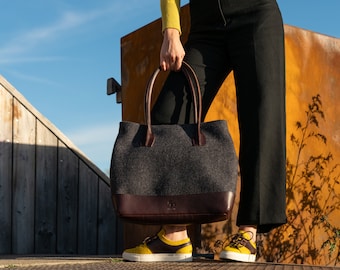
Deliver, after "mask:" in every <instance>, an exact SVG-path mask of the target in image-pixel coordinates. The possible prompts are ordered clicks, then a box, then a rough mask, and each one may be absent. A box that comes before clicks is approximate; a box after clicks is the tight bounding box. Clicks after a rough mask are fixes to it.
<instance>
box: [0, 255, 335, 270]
mask: <svg viewBox="0 0 340 270" xmlns="http://www.w3.org/2000/svg"><path fill="white" fill-rule="evenodd" d="M1 268H4V269H6V268H7V269H8V268H10V269H25V270H30V269H89V270H91V269H102V270H105V269H126V270H129V269H131V270H132V269H133V270H135V269H136V270H137V269H141V270H142V269H157V270H158V269H169V270H177V269H178V270H185V269H209V270H222V269H228V270H323V269H325V270H326V269H327V270H330V269H340V267H331V266H312V265H298V264H275V263H237V262H226V261H218V260H209V259H203V258H195V259H194V261H193V262H183V263H178V262H163V263H135V262H125V261H123V260H122V259H121V258H120V257H16V258H14V257H7V258H0V269H1Z"/></svg>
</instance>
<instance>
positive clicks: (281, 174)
mask: <svg viewBox="0 0 340 270" xmlns="http://www.w3.org/2000/svg"><path fill="white" fill-rule="evenodd" d="M237 1H239V0H236V1H235V0H221V1H220V2H219V1H218V0H217V1H213V0H209V1H208V0H192V1H191V3H190V10H191V31H190V35H189V39H188V42H187V43H186V45H185V50H186V56H185V61H187V62H188V63H189V64H190V65H191V66H192V67H193V69H194V70H195V72H196V74H197V76H198V79H199V82H200V86H201V89H202V93H203V117H204V116H205V115H206V113H207V111H208V109H209V106H210V104H211V102H212V100H213V99H214V97H215V95H216V93H217V91H218V89H219V88H220V86H221V84H222V83H223V81H224V80H225V78H226V76H227V75H228V74H229V73H230V71H231V70H233V71H234V78H235V85H236V96H237V108H238V120H239V127H240V151H239V164H240V173H241V193H240V204H239V212H238V218H237V225H257V226H258V231H259V232H267V231H269V230H270V229H272V228H274V227H276V226H278V225H281V224H283V223H285V222H286V215H285V180H286V174H285V165H286V149H285V148H286V146H285V143H286V122H285V121H286V119H285V64H284V59H285V58H284V33H283V24H282V18H281V13H280V11H279V9H278V7H277V4H276V1H275V0H255V1H251V0H247V1H243V2H244V3H246V5H247V6H246V7H245V9H242V8H240V7H238V8H237V9H235V11H234V12H231V11H230V9H227V7H228V6H233V5H232V2H237ZM241 2H242V1H241ZM249 3H251V4H249ZM183 90H184V91H183ZM186 91H187V87H186V82H185V79H184V77H183V74H182V73H180V72H172V73H170V75H169V76H168V79H167V81H166V82H165V84H164V87H163V89H162V91H161V94H160V96H159V98H158V100H157V102H156V104H155V106H154V109H153V122H154V123H184V122H189V121H191V119H192V117H191V114H192V113H190V112H191V98H190V93H189V94H187V92H186ZM216 203H218V202H216Z"/></svg>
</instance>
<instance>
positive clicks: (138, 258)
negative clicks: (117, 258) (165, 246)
mask: <svg viewBox="0 0 340 270" xmlns="http://www.w3.org/2000/svg"><path fill="white" fill-rule="evenodd" d="M122 257H123V259H124V260H127V261H133V262H191V261H192V254H180V253H179V254H177V253H159V254H136V253H127V252H123V255H122Z"/></svg>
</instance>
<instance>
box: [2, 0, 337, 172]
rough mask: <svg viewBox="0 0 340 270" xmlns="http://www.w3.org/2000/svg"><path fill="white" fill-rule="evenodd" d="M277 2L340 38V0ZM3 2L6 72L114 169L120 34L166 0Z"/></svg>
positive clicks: (294, 17)
mask: <svg viewBox="0 0 340 270" xmlns="http://www.w3.org/2000/svg"><path fill="white" fill-rule="evenodd" d="M209 1H211V0H209ZM186 3H188V1H182V5H184V4H186ZM278 4H279V6H280V8H281V12H282V15H283V19H284V23H285V24H289V25H294V26H298V27H301V28H304V29H308V30H312V31H315V32H319V33H322V34H326V35H330V36H334V37H337V38H340V19H339V14H338V13H339V10H340V1H339V0H322V1H321V0H278ZM0 7H1V16H0V34H1V38H0V74H1V75H2V76H3V77H5V78H6V79H7V80H8V81H9V82H10V83H11V84H12V85H13V86H14V87H15V88H16V89H18V90H19V91H20V92H21V93H22V94H23V95H24V96H25V97H26V99H27V100H28V101H29V102H30V103H31V104H32V105H33V106H34V107H36V108H37V109H38V110H39V111H40V112H41V113H42V114H43V115H44V116H45V117H46V118H48V119H49V120H50V121H51V122H52V123H53V124H54V125H55V126H57V127H58V128H59V129H60V130H61V131H62V132H63V133H64V134H65V135H66V136H68V137H69V138H70V139H71V140H72V141H73V142H74V144H75V145H77V146H78V147H79V148H80V149H81V150H82V151H83V152H84V153H85V154H86V155H87V156H88V157H89V158H90V159H91V160H92V161H93V162H94V163H95V164H96V165H97V166H98V167H99V168H101V169H102V170H103V171H104V172H108V170H109V164H110V158H111V151H112V147H113V143H114V140H115V137H116V134H117V127H118V123H119V121H120V120H121V105H119V104H116V103H115V97H114V96H107V95H106V79H107V78H109V77H114V78H115V79H116V80H117V81H118V82H120V78H121V74H120V67H121V62H120V38H121V37H123V36H125V35H127V34H129V33H130V32H132V31H134V30H136V29H138V28H140V27H142V26H144V25H145V24H147V23H149V22H152V21H153V20H155V19H157V18H159V17H160V10H159V1H158V0H143V1H141V0H125V1H123V0H100V1H95V0H29V1H25V0H0Z"/></svg>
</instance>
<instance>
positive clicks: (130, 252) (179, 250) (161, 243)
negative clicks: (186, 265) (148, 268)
mask: <svg viewBox="0 0 340 270" xmlns="http://www.w3.org/2000/svg"><path fill="white" fill-rule="evenodd" d="M122 257H123V259H124V260H127V261H134V262H178V261H192V245H191V242H190V239H189V238H187V239H184V240H181V241H170V240H169V239H167V238H165V237H164V230H161V231H160V232H159V233H158V234H157V235H156V236H154V237H150V238H147V239H145V240H144V242H143V243H142V244H141V245H139V246H137V247H135V248H130V249H126V250H125V251H124V252H123V255H122Z"/></svg>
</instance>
